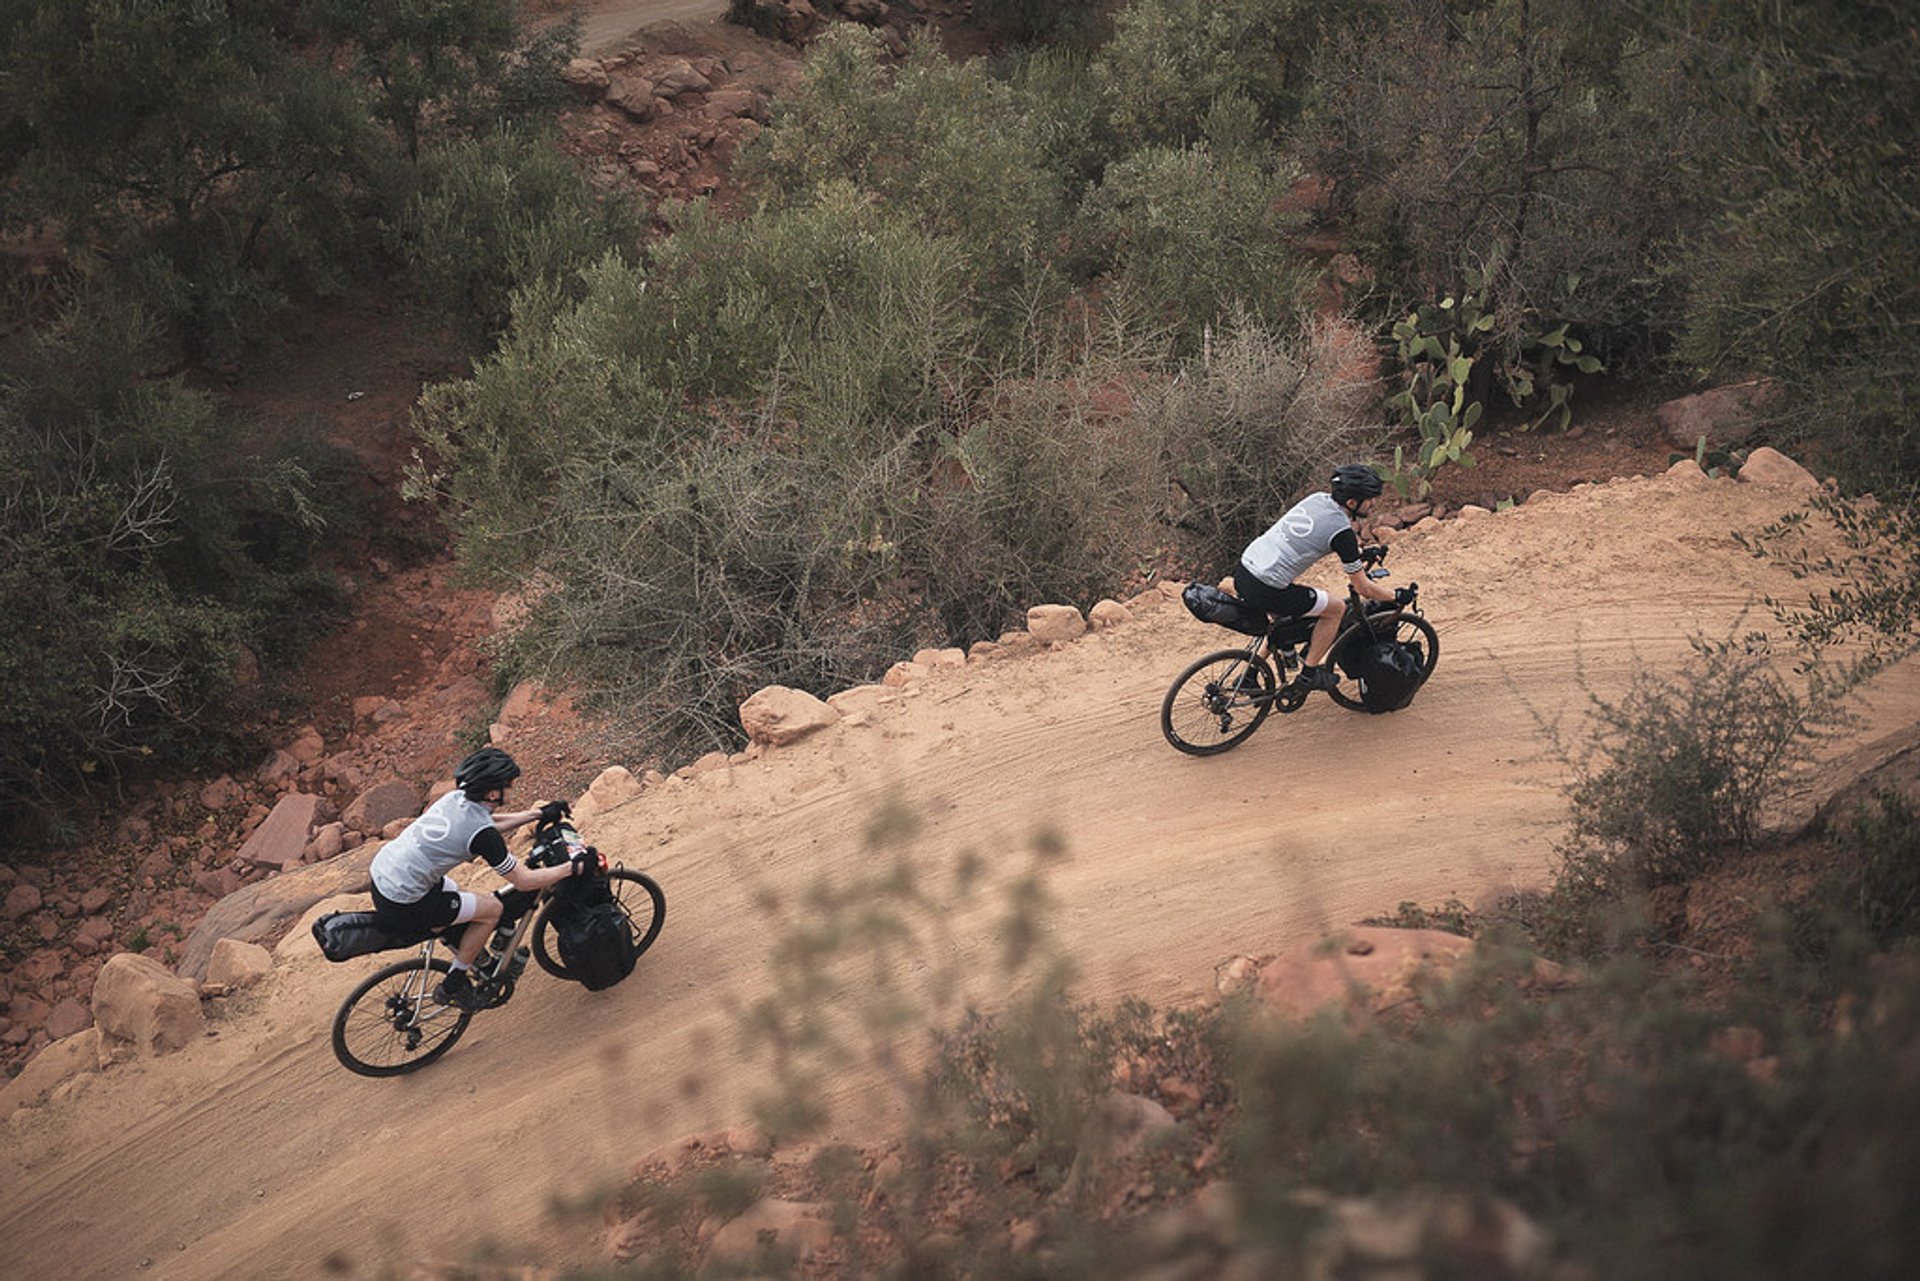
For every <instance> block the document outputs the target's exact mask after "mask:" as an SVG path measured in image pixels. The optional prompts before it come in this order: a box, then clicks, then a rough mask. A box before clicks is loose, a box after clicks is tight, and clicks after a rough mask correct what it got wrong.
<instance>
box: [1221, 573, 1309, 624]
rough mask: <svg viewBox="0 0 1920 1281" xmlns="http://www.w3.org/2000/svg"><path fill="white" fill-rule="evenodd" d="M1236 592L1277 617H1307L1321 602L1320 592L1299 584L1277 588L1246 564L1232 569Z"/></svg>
mask: <svg viewBox="0 0 1920 1281" xmlns="http://www.w3.org/2000/svg"><path fill="white" fill-rule="evenodd" d="M1233 594H1234V595H1235V596H1238V597H1239V598H1240V599H1241V600H1243V601H1245V602H1246V603H1247V604H1249V605H1251V606H1253V607H1254V608H1255V609H1264V610H1266V611H1267V612H1268V613H1269V614H1272V615H1273V616H1274V618H1276V619H1288V618H1305V617H1306V616H1307V614H1308V612H1309V611H1311V610H1312V609H1313V607H1314V606H1315V605H1317V604H1319V603H1320V593H1319V592H1316V591H1315V590H1314V589H1313V588H1311V587H1302V586H1301V585H1300V584H1299V583H1288V584H1287V585H1286V586H1285V587H1275V586H1273V585H1272V584H1271V583H1267V582H1265V581H1263V580H1262V579H1260V578H1259V577H1258V576H1256V575H1255V574H1254V572H1253V571H1252V570H1250V569H1248V568H1247V567H1246V566H1245V565H1242V566H1240V568H1238V569H1236V570H1234V571H1233Z"/></svg>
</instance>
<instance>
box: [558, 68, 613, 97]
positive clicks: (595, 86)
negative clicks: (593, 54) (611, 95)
mask: <svg viewBox="0 0 1920 1281" xmlns="http://www.w3.org/2000/svg"><path fill="white" fill-rule="evenodd" d="M560 79H561V80H563V81H565V82H566V85H567V87H568V88H569V89H571V90H573V92H574V95H575V96H576V97H578V98H579V99H580V101H582V102H596V101H598V100H599V98H600V96H601V95H602V94H604V93H606V91H607V86H608V85H609V84H610V83H612V81H611V78H610V77H609V76H608V75H607V69H606V67H605V66H603V65H602V64H601V62H600V60H599V59H597V58H575V59H574V60H573V61H571V62H569V63H568V64H567V65H566V66H565V67H564V68H562V69H561V71H560Z"/></svg>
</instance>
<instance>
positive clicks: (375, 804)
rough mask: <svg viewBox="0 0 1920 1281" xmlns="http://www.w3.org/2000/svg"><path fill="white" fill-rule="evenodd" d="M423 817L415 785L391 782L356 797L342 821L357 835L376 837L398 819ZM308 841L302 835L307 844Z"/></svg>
mask: <svg viewBox="0 0 1920 1281" xmlns="http://www.w3.org/2000/svg"><path fill="white" fill-rule="evenodd" d="M419 813H420V793H419V792H417V791H415V790H414V789H413V785H412V784H411V783H404V782H402V781H400V780H399V779H397V778H389V779H386V780H384V781H383V782H379V783H375V784H374V785H373V786H372V787H369V788H367V789H366V790H365V791H363V792H361V793H360V794H359V795H358V796H356V797H354V798H353V803H352V804H350V805H348V806H347V809H346V812H345V813H344V814H342V815H341V816H340V821H341V822H343V823H345V824H346V825H347V826H348V827H350V828H352V829H353V830H354V831H356V832H365V833H367V834H368V835H372V834H374V833H376V832H379V831H382V830H384V829H385V828H386V826H387V824H389V823H391V822H393V820H394V819H396V818H408V819H410V818H413V817H415V816H416V815H418V814H419ZM305 839H306V838H305V835H304V834H302V837H301V840H302V842H303V843H304V841H305Z"/></svg>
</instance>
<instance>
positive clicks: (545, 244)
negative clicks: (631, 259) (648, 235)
mask: <svg viewBox="0 0 1920 1281" xmlns="http://www.w3.org/2000/svg"><path fill="white" fill-rule="evenodd" d="M412 181H413V182H414V183H415V184H416V187H415V190H414V192H413V194H412V195H411V196H410V197H408V198H407V199H406V201H405V203H404V204H403V205H402V206H401V208H400V209H399V211H398V212H397V213H396V214H395V215H394V217H393V218H392V219H391V221H390V222H389V224H388V228H387V231H388V238H389V241H390V243H391V244H392V247H393V250H394V252H395V253H396V254H397V255H398V256H399V257H400V258H402V259H403V260H404V261H405V262H406V263H407V264H408V266H409V267H410V269H411V270H412V272H413V274H414V279H415V282H416V283H417V285H418V286H419V287H420V289H421V291H422V293H423V295H424V297H425V298H426V300H427V302H428V303H429V305H431V306H433V307H435V308H437V309H438V310H439V311H441V312H442V313H443V314H445V315H446V316H448V317H449V318H450V319H451V320H452V321H453V322H454V323H455V324H456V325H458V326H460V327H461V329H462V330H463V331H464V332H465V333H466V335H467V336H468V337H469V338H470V339H473V340H476V341H481V342H487V341H491V340H492V339H494V338H495V337H496V336H498V335H499V334H500V333H501V332H502V331H504V330H505V328H506V326H507V322H508V319H509V317H510V314H511V306H510V303H511V300H512V297H513V294H514V293H515V291H517V290H520V289H523V288H526V287H528V286H529V285H532V284H534V283H536V282H543V281H545V282H557V283H561V284H564V285H566V286H569V287H572V286H573V285H574V283H575V277H576V275H577V273H579V272H580V271H581V270H582V269H584V268H585V267H587V266H588V265H590V264H592V263H594V262H596V261H598V260H599V259H601V258H602V257H603V256H606V255H609V254H611V255H615V256H619V255H622V254H631V253H634V252H636V251H637V248H638V245H639V241H640V233H641V224H642V220H643V212H642V211H641V210H640V209H639V208H637V207H636V206H635V205H634V204H632V203H631V202H630V201H628V200H627V199H625V198H624V197H619V196H613V195H604V194H599V193H595V192H594V191H592V190H591V189H590V188H589V186H588V184H587V181H586V178H585V177H584V175H582V174H581V173H580V172H579V170H578V169H577V168H575V166H574V165H573V163H572V162H571V161H570V160H568V159H567V157H565V156H564V155H562V154H561V153H560V152H559V151H557V150H556V149H555V147H554V139H553V138H552V136H551V135H549V134H547V133H545V132H543V131H541V130H538V129H522V128H513V127H510V126H509V127H502V128H499V129H495V130H493V131H491V132H488V133H485V134H482V135H480V136H478V137H475V138H472V139H468V140H464V141H458V142H453V143H449V144H447V145H446V146H443V147H439V148H436V149H434V150H432V151H429V152H428V153H427V154H426V155H425V156H424V157H423V158H422V160H421V163H420V166H419V170H418V173H417V175H415V176H414V177H413V179H412Z"/></svg>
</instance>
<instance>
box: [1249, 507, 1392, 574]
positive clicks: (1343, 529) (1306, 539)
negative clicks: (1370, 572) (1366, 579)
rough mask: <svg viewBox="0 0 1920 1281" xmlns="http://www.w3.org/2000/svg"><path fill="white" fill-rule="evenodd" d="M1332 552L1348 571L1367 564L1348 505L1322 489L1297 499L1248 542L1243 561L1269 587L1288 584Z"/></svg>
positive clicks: (1352, 571) (1351, 571)
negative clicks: (1337, 554) (1341, 504)
mask: <svg viewBox="0 0 1920 1281" xmlns="http://www.w3.org/2000/svg"><path fill="white" fill-rule="evenodd" d="M1342 534H1344V535H1346V537H1345V538H1342V537H1341V535H1342ZM1333 552H1338V553H1339V555H1340V568H1342V569H1344V570H1345V571H1346V572H1347V573H1349V574H1352V573H1357V572H1358V571H1360V570H1361V569H1364V568H1365V565H1364V563H1363V562H1362V561H1361V559H1360V539H1359V537H1358V536H1356V535H1355V534H1354V532H1353V522H1352V521H1351V520H1350V519H1348V517H1347V512H1346V509H1345V508H1344V507H1342V506H1340V504H1339V503H1337V502H1335V501H1334V498H1333V495H1332V494H1329V493H1327V492H1326V491H1324V490H1322V491H1321V492H1319V493H1316V494H1308V495H1307V496H1306V497H1305V498H1303V499H1301V500H1300V501H1299V502H1297V503H1295V504H1294V505H1293V506H1292V507H1291V508H1289V509H1288V510H1287V514H1286V515H1284V516H1282V517H1281V518H1280V519H1279V520H1276V521H1274V522H1273V524H1272V525H1271V526H1270V527H1268V529H1267V532H1266V533H1264V534H1262V535H1260V537H1258V538H1256V539H1254V540H1253V541H1252V542H1251V543H1248V544H1247V550H1246V551H1244V552H1242V553H1241V555H1240V563H1241V564H1243V565H1245V566H1246V567H1247V569H1248V570H1249V571H1251V572H1252V574H1253V576H1254V577H1255V578H1258V579H1259V580H1260V581H1261V582H1263V583H1265V584H1267V585H1268V586H1269V587H1286V586H1287V585H1289V584H1290V583H1292V582H1293V581H1294V580H1295V579H1297V578H1299V577H1300V575H1302V574H1304V573H1306V572H1307V570H1309V569H1311V568H1312V567H1313V564H1314V562H1315V561H1318V560H1319V559H1320V558H1321V557H1323V556H1326V555H1328V554H1329V553H1333Z"/></svg>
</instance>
